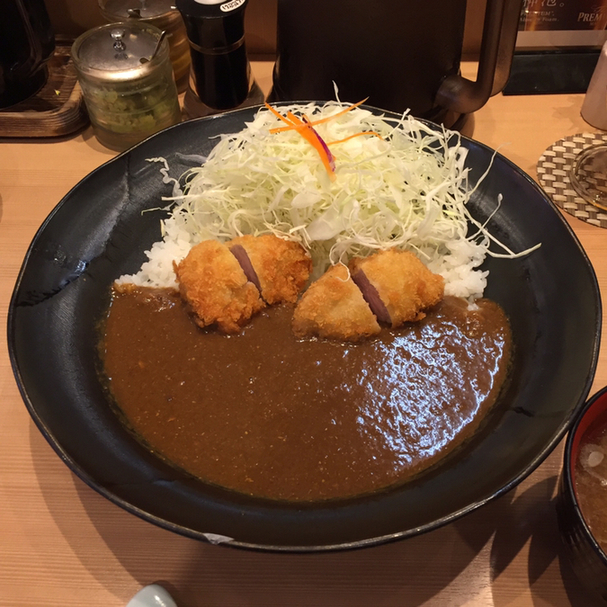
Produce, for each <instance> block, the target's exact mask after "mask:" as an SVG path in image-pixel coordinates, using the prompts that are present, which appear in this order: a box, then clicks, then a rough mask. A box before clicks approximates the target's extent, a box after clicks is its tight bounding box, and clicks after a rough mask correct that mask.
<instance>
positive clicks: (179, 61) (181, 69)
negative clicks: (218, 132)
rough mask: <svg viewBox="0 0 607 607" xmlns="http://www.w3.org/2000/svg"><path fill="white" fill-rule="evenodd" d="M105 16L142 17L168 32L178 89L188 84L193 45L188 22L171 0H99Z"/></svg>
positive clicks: (113, 18)
mask: <svg viewBox="0 0 607 607" xmlns="http://www.w3.org/2000/svg"><path fill="white" fill-rule="evenodd" d="M98 4H99V10H100V11H101V14H102V15H103V16H104V18H105V19H106V20H107V21H109V22H110V23H112V22H120V21H127V20H130V19H140V20H141V21H143V22H145V23H149V24H150V25H154V26H155V27H157V28H158V29H159V30H162V31H165V32H166V33H167V39H168V41H169V49H170V56H171V63H172V64H173V72H174V74H175V82H176V84H177V91H178V92H183V91H185V89H186V88H187V85H188V78H189V75H190V45H189V42H188V36H187V34H186V29H185V25H184V23H183V19H182V18H181V15H180V13H179V11H178V10H177V9H176V8H175V6H174V2H173V1H172V0H98Z"/></svg>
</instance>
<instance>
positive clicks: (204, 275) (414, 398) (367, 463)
mask: <svg viewBox="0 0 607 607" xmlns="http://www.w3.org/2000/svg"><path fill="white" fill-rule="evenodd" d="M277 241H280V242H277ZM275 251H278V252H279V253H278V254H275V253H273V252H275ZM273 259H275V261H272V260H273ZM234 262H235V263H234ZM310 271H311V263H310V261H309V257H308V256H307V253H306V252H305V251H304V249H303V248H301V247H300V245H298V244H296V243H291V242H287V241H283V240H281V239H279V238H276V237H274V236H267V237H261V238H254V237H244V238H243V239H234V241H230V242H228V243H226V244H221V243H218V242H217V241H203V242H202V243H200V244H199V245H197V246H195V247H193V248H192V250H191V252H190V254H188V256H187V257H186V258H185V259H184V260H183V261H182V262H180V263H179V264H176V266H175V273H176V275H177V280H178V284H179V291H176V290H175V289H153V288H149V287H139V286H134V285H115V287H114V290H113V296H112V302H111V305H110V309H109V311H108V315H107V319H106V322H105V326H104V331H103V336H102V340H101V352H102V357H103V363H104V372H105V375H106V377H107V382H108V386H109V389H110V391H111V393H112V395H113V397H114V399H115V401H116V403H117V405H118V406H119V408H120V409H121V410H122V412H123V413H124V415H125V417H126V419H127V420H128V425H129V426H130V427H131V428H132V430H133V431H134V432H135V433H136V434H137V435H138V436H139V437H140V439H141V440H142V441H143V442H144V443H145V444H146V445H147V446H148V447H149V448H150V449H151V450H152V451H154V452H156V453H157V454H159V455H160V456H162V457H163V458H165V459H166V460H168V461H169V462H172V463H173V464H175V465H177V466H178V467H181V468H183V469H184V470H186V471H187V472H189V473H191V474H193V475H195V476H197V477H199V478H201V479H202V480H204V481H206V482H210V483H214V484H217V485H221V486H223V487H226V488H229V489H233V490H236V491H239V492H244V493H247V494H251V495H255V496H260V497H266V498H270V499H279V500H291V501H308V500H324V499H332V498H346V497H351V496H356V495H360V494H365V493H369V492H373V491H377V490H380V489H383V488H386V487H389V486H391V485H394V484H398V483H402V482H405V481H406V480H408V479H410V478H411V477H412V476H413V475H415V474H417V473H419V472H420V471H421V470H424V469H426V468H428V467H429V466H431V465H432V464H434V463H435V462H436V461H437V460H438V459H440V458H442V457H444V456H445V455H446V454H448V453H450V452H451V451H453V449H455V448H456V447H457V446H458V445H460V444H461V443H462V442H463V441H464V440H465V439H466V438H467V437H469V436H470V435H471V434H472V433H473V432H474V430H475V429H476V428H477V426H478V424H479V423H480V421H481V420H482V418H483V416H484V414H485V413H486V412H487V410H488V409H489V408H490V407H491V405H492V404H493V403H494V402H495V400H496V398H497V395H498V393H499V391H500V388H501V386H502V384H503V382H504V380H505V377H506V375H507V369H508V362H509V358H510V350H511V336H510V329H509V325H508V321H507V319H506V316H505V314H504V312H503V310H502V309H501V308H500V307H499V306H498V305H497V304H496V303H494V302H491V301H489V300H486V299H480V300H477V302H476V303H475V305H473V306H470V305H469V304H468V302H467V301H465V300H463V299H460V298H456V297H451V296H448V297H444V296H443V280H442V278H441V277H440V276H437V275H435V274H432V273H431V272H430V271H429V270H428V269H427V268H426V267H425V266H424V264H423V263H422V262H421V261H419V260H418V259H417V258H416V257H415V256H414V255H413V254H411V253H408V252H402V251H385V252H380V253H376V254H375V255H372V256H370V257H368V258H365V259H355V260H352V261H351V263H350V266H349V268H346V267H345V266H342V265H337V266H334V267H332V268H330V269H329V270H328V271H327V273H326V274H325V275H324V276H322V277H321V278H320V279H318V280H317V281H316V282H314V283H312V284H311V285H310V286H309V287H308V288H307V289H306V290H305V291H304V288H305V286H306V284H307V282H308V278H309V275H310ZM301 291H304V292H303V295H301V296H300V293H301Z"/></svg>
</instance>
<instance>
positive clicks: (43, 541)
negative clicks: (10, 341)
mask: <svg viewBox="0 0 607 607" xmlns="http://www.w3.org/2000/svg"><path fill="white" fill-rule="evenodd" d="M253 67H254V70H255V73H256V74H257V76H258V80H259V82H260V84H261V86H262V88H264V90H266V91H267V90H268V89H269V86H270V78H271V65H270V64H265V63H261V64H254V66H253ZM464 68H465V70H464V71H465V72H466V73H471V72H473V71H474V68H475V66H474V64H466V65H465V66H464ZM581 103H582V96H580V95H560V96H556V95H554V96H552V95H550V96H537V97H504V96H501V95H499V96H496V97H494V98H492V99H491V100H490V101H489V103H488V104H487V105H486V106H485V107H484V108H483V109H482V110H480V111H479V112H477V113H476V115H475V116H474V132H473V136H474V138H475V139H478V140H479V141H481V142H483V143H486V144H488V145H489V146H491V147H493V148H499V150H500V152H501V153H502V154H504V155H505V156H506V157H507V158H509V159H510V160H512V161H513V162H514V163H515V164H517V165H518V166H519V167H521V168H522V169H523V170H524V171H526V172H527V173H529V174H530V175H531V176H533V177H535V166H536V162H537V160H538V158H539V157H540V155H541V154H542V152H543V151H544V150H545V149H546V148H547V147H548V146H550V145H551V144H552V143H553V142H554V141H556V140H558V139H560V138H562V137H564V136H567V135H574V134H576V133H580V132H583V131H588V130H592V129H591V127H589V126H588V125H587V124H586V123H585V122H584V121H583V120H582V118H581V117H580V106H581ZM113 156H114V153H113V152H110V151H108V150H106V149H105V148H103V147H102V146H101V145H100V144H99V143H98V142H97V141H96V139H95V138H94V137H93V135H92V133H91V131H90V128H89V129H87V130H85V131H84V132H82V133H80V134H79V135H77V136H75V137H72V138H66V139H63V140H52V141H51V140H33V141H18V140H0V197H1V199H0V260H1V262H0V321H1V322H2V325H3V326H6V318H7V308H8V303H9V299H10V296H11V292H12V289H13V286H14V282H15V279H16V277H17V274H18V271H19V268H20V265H21V263H22V261H23V257H24V255H25V253H26V251H27V247H28V245H29V243H30V241H31V239H32V238H33V236H34V235H35V233H36V231H37V230H38V228H39V227H40V225H41V223H42V222H43V221H44V218H45V217H46V216H47V215H48V213H49V212H50V211H51V210H52V209H53V207H54V206H55V205H56V204H57V202H59V200H61V198H62V197H63V196H64V195H65V194H66V193H67V192H68V191H69V190H70V189H71V188H72V187H73V186H74V185H76V184H77V183H78V181H79V180H80V179H82V178H83V177H84V176H85V175H86V174H87V173H89V172H90V171H92V170H93V169H95V168H96V167H98V166H99V165H101V164H102V163H104V162H106V161H107V160H109V159H111V158H112V157H113ZM565 216H566V218H567V220H568V221H569V223H570V224H571V226H572V227H573V229H574V230H575V232H576V234H577V235H578V237H579V238H580V241H581V242H582V245H583V247H584V248H585V249H586V251H587V253H588V255H589V256H590V259H591V261H592V263H593V264H594V267H595V270H596V272H597V275H598V279H599V282H600V287H601V291H602V293H603V294H604V295H605V293H607V232H605V231H604V230H603V229H601V228H597V227H594V226H591V225H589V224H587V223H585V222H583V221H580V220H578V219H575V218H573V217H571V216H568V215H565ZM605 356H606V354H605V350H603V352H602V353H601V356H600V361H599V365H598V371H597V375H596V379H595V383H594V386H593V390H592V391H593V392H594V391H595V390H597V389H598V388H600V387H602V386H603V385H605V383H606V382H607V360H606V358H605ZM558 372H559V370H558V369H555V373H558ZM513 440H516V437H513ZM561 458H562V445H560V446H559V447H558V448H557V449H555V451H554V452H553V453H552V454H551V455H550V456H549V457H548V459H547V460H546V461H545V462H544V463H543V464H542V465H541V466H540V467H539V468H538V469H537V470H536V471H535V472H534V473H533V474H532V475H531V476H530V477H529V478H527V479H526V480H525V481H524V482H523V483H522V484H520V485H519V486H518V487H517V488H516V489H515V490H513V491H511V492H510V493H508V494H506V495H505V496H503V497H502V498H500V499H498V500H496V501H494V502H492V503H490V504H488V505H487V506H485V507H483V508H481V509H480V510H477V511H476V512H474V513H472V514H470V515H468V516H467V517H465V518H463V519H461V520H459V521H457V522H456V523H454V524H451V525H448V526H445V527H443V528H441V529H439V530H437V531H434V532H431V533H427V534H425V535H423V536H420V537H416V538H413V539H409V540H405V541H401V542H397V543H392V544H388V545H384V546H380V547H376V548H368V549H364V550H359V551H353V552H343V553H332V554H313V555H283V554H265V553H256V552H246V551H239V550H235V549H231V548H225V547H218V546H212V545H208V544H203V543H200V542H197V541H194V540H190V539H185V538H182V537H180V536H177V535H174V534H172V533H170V532H168V531H165V530H162V529H159V528H157V527H155V526H153V525H151V524H150V523H147V522H144V521H141V520H140V519H138V518H137V517H135V516H133V515H131V514H129V513H127V512H125V511H123V510H121V509H120V508H118V507H117V506H115V505H113V504H111V503H110V502H109V501H107V500H105V499H104V498H102V497H101V496H99V495H98V494H97V493H96V492H95V491H93V490H92V489H90V488H89V487H88V486H86V485H85V484H84V483H83V482H81V481H80V480H79V479H78V478H76V477H75V476H74V474H72V472H71V471H70V470H69V469H68V468H67V467H66V466H65V465H64V464H63V463H62V462H61V460H60V459H59V457H58V456H57V455H56V454H55V453H54V451H53V450H52V449H51V448H50V447H49V445H48V444H47V443H46V441H45V439H44V438H43V437H42V436H41V434H40V433H39V432H38V430H37V428H36V427H35V426H34V424H33V423H32V421H31V420H30V417H29V415H28V413H27V411H26V409H25V406H24V405H23V402H22V400H21V397H20V394H19V391H18V388H17V386H16V383H15V380H14V378H13V373H12V370H11V368H10V364H9V359H8V353H7V346H6V340H5V339H2V340H1V343H0V606H10V607H42V606H53V607H55V606H57V607H72V606H73V607H95V606H100V607H101V606H103V607H113V606H116V607H118V606H122V605H126V603H127V602H128V600H129V599H130V598H131V597H132V595H133V594H135V592H137V591H138V590H139V589H140V588H141V586H143V585H146V584H149V583H152V582H160V583H162V584H164V585H165V586H166V588H167V589H168V590H169V591H170V592H171V593H172V594H173V595H174V598H175V599H176V601H177V603H178V605H179V606H180V607H245V606H246V607H257V606H259V607H261V606H263V607H269V606H274V605H280V606H282V605H284V606H287V605H288V606H290V607H300V606H301V607H304V606H305V607H309V606H322V607H325V606H326V607H341V606H344V607H359V606H360V607H363V606H364V607H371V606H378V607H380V606H381V607H396V606H421V605H424V606H426V605H427V606H437V607H438V606H440V607H442V606H454V605H474V606H480V607H505V606H507V605H508V606H511V605H516V606H519V605H521V606H527V605H529V606H534V607H541V606H548V605H551V606H557V607H564V606H566V605H573V606H575V607H582V606H584V607H586V606H592V605H594V604H596V603H595V602H594V601H593V599H592V598H591V597H589V596H588V595H587V594H586V592H585V591H584V590H583V589H582V588H581V587H580V585H579V583H578V582H577V580H576V579H575V577H574V576H573V574H572V572H571V570H570V568H569V565H568V563H567V561H566V559H565V558H564V552H563V549H562V546H561V540H560V537H559V532H558V528H557V524H556V518H555V510H554V495H555V491H556V484H557V480H558V475H559V473H560V468H561Z"/></svg>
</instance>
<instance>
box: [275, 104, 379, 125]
mask: <svg viewBox="0 0 607 607" xmlns="http://www.w3.org/2000/svg"><path fill="white" fill-rule="evenodd" d="M367 99H368V97H367V98H366V99H363V100H362V101H358V102H357V103H353V104H352V105H349V106H348V107H347V108H345V109H343V110H341V111H339V112H337V114H333V116H328V117H327V118H320V119H319V120H313V121H312V122H310V123H309V124H310V126H316V125H317V124H323V123H325V122H329V120H333V119H334V118H337V117H338V116H343V115H344V114H347V113H348V112H349V111H351V110H353V109H354V108H355V107H358V106H359V105H361V104H363V103H364V102H365V101H366V100H367ZM266 105H267V104H266ZM295 128H296V127H295V125H289V126H279V127H276V128H273V129H270V133H283V132H284V131H291V130H293V129H295Z"/></svg>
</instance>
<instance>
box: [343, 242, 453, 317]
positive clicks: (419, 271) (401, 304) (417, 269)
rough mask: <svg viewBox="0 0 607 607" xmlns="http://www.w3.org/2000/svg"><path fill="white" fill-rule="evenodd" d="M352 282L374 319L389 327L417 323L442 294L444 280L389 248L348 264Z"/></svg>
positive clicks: (409, 255) (410, 255)
mask: <svg viewBox="0 0 607 607" xmlns="http://www.w3.org/2000/svg"><path fill="white" fill-rule="evenodd" d="M349 267H350V271H351V272H352V280H353V281H354V282H355V283H356V284H357V285H358V287H359V288H360V290H361V292H362V294H363V296H364V298H365V300H366V301H367V302H368V303H369V305H370V306H371V309H372V310H373V312H374V314H375V315H376V316H377V318H378V319H379V320H380V321H381V322H384V323H386V324H389V325H390V326H391V327H392V328H396V327H399V326H400V325H402V324H403V323H405V322H410V321H416V320H421V319H422V318H424V316H425V313H424V310H425V309H427V308H430V307H432V306H434V305H436V304H437V303H438V302H439V301H440V300H441V299H442V298H443V295H444V290H445V281H444V279H443V277H442V276H439V275H438V274H433V273H432V272H431V271H430V270H429V269H428V268H427V267H426V266H425V265H424V264H423V262H422V261H421V260H419V259H418V258H417V257H416V256H415V255H414V254H413V253H411V252H409V251H398V250H396V249H389V250H387V251H380V252H379V253H375V254H374V255H370V256H369V257H355V258H354V259H352V260H351V261H350V264H349Z"/></svg>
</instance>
